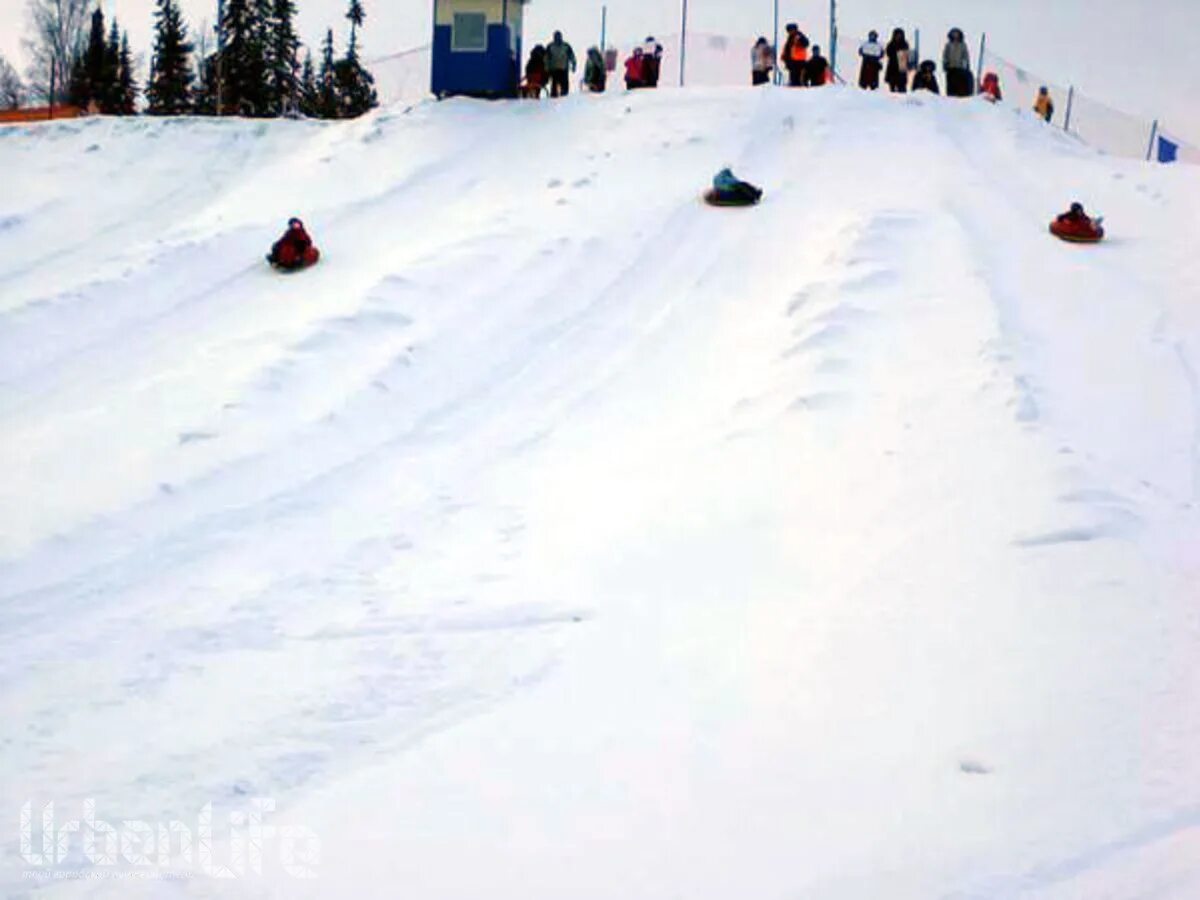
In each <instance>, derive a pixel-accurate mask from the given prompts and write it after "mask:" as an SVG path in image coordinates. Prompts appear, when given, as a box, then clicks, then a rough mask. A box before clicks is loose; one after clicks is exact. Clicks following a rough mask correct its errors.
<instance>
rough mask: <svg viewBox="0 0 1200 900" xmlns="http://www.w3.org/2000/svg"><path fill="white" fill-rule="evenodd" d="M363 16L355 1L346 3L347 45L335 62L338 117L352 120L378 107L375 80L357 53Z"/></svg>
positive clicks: (358, 3)
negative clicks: (348, 34)
mask: <svg viewBox="0 0 1200 900" xmlns="http://www.w3.org/2000/svg"><path fill="white" fill-rule="evenodd" d="M366 17H367V14H366V12H365V11H364V10H363V7H362V3H360V2H359V0H350V8H349V10H348V11H347V13H346V18H347V19H349V20H350V44H349V45H348V46H347V48H346V55H345V56H344V57H343V58H342V59H340V60H338V63H337V69H336V74H337V93H338V116H339V117H340V118H345V119H353V118H356V117H358V116H361V115H363V114H364V113H366V112H369V111H370V110H372V109H374V108H375V107H376V106H378V105H379V97H378V95H377V94H376V92H375V78H374V76H373V75H371V73H370V72H368V71H367V70H366V69H365V68H363V65H362V60H361V59H360V58H359V54H358V29H359V28H360V27H361V26H362V23H363V20H364V19H365V18H366Z"/></svg>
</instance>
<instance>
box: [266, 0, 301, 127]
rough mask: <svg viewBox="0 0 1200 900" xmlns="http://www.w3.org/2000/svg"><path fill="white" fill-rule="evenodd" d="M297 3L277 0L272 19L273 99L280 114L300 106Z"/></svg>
mask: <svg viewBox="0 0 1200 900" xmlns="http://www.w3.org/2000/svg"><path fill="white" fill-rule="evenodd" d="M295 18H296V4H295V3H294V2H293V0H273V2H272V4H271V18H270V72H269V73H268V75H269V79H270V90H271V101H272V105H273V106H274V112H275V113H276V114H277V115H283V114H288V113H295V112H296V111H297V110H298V109H299V106H300V96H299V94H300V83H299V81H298V72H299V64H298V61H297V58H296V54H297V51H299V49H300V39H299V38H298V37H296V25H295Z"/></svg>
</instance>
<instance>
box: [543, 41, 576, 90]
mask: <svg viewBox="0 0 1200 900" xmlns="http://www.w3.org/2000/svg"><path fill="white" fill-rule="evenodd" d="M576 68H578V63H577V62H576V61H575V49H574V48H573V47H572V46H571V45H570V44H568V43H567V42H566V41H564V40H563V36H562V32H561V31H556V32H554V40H552V41H551V42H550V43H549V44H547V45H546V72H547V73H548V74H549V76H550V96H551V97H565V96H567V94H569V93H570V92H571V72H574V71H575V69H576Z"/></svg>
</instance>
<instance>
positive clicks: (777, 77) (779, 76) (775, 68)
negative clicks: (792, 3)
mask: <svg viewBox="0 0 1200 900" xmlns="http://www.w3.org/2000/svg"><path fill="white" fill-rule="evenodd" d="M771 54H772V56H773V57H774V58H773V59H772V60H771V64H772V65H771V71H772V72H773V73H774V78H772V81H774V82H775V84H776V85H778V84H780V83H781V81H782V80H783V73H782V72H781V71H780V70H779V0H775V43H774V44H772V45H771Z"/></svg>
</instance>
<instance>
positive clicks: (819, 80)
mask: <svg viewBox="0 0 1200 900" xmlns="http://www.w3.org/2000/svg"><path fill="white" fill-rule="evenodd" d="M832 80H833V72H832V71H830V68H829V60H827V59H826V58H825V57H823V56H822V55H821V48H820V47H818V46H817V45H816V44H813V48H812V56H811V57H810V58H809V60H808V62H806V63H805V64H804V86H805V87H824V86H825V85H827V84H828V83H829V82H831V81H832Z"/></svg>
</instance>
